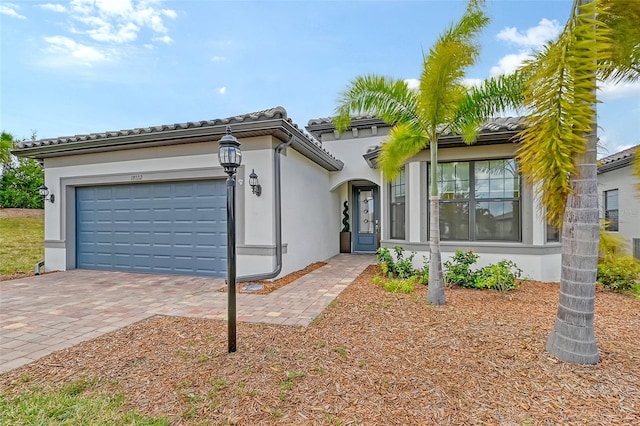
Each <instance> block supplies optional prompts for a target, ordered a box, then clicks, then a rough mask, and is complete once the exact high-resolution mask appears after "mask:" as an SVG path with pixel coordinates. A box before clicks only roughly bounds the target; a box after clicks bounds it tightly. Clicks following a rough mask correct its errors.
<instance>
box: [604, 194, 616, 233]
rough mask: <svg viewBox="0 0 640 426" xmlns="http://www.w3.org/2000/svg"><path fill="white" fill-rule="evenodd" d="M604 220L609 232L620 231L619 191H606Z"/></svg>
mask: <svg viewBox="0 0 640 426" xmlns="http://www.w3.org/2000/svg"><path fill="white" fill-rule="evenodd" d="M604 218H605V220H606V222H605V229H606V230H607V231H618V190H617V189H612V190H611V191H604Z"/></svg>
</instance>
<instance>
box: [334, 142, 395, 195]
mask: <svg viewBox="0 0 640 426" xmlns="http://www.w3.org/2000/svg"><path fill="white" fill-rule="evenodd" d="M382 140H383V136H368V137H358V138H354V139H338V140H330V141H324V142H323V143H322V146H323V147H324V148H325V149H326V150H327V151H329V152H331V153H332V154H333V155H335V156H336V157H337V158H339V159H340V160H342V162H343V163H344V167H343V169H342V170H340V171H339V172H331V175H330V180H329V188H330V189H331V190H334V189H335V188H337V187H338V186H340V185H342V184H343V183H345V182H349V181H354V180H367V181H370V182H373V183H375V184H376V185H380V183H381V179H380V172H379V171H378V170H377V169H373V168H371V167H369V165H368V164H367V162H366V161H365V160H364V158H363V157H362V156H363V154H365V153H366V152H367V149H369V148H370V147H372V146H376V145H379V144H380V143H382Z"/></svg>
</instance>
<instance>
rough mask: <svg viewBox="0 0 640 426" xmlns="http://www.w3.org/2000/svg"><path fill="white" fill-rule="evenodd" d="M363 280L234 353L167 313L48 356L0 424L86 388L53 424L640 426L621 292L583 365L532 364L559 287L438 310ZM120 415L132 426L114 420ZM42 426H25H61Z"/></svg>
mask: <svg viewBox="0 0 640 426" xmlns="http://www.w3.org/2000/svg"><path fill="white" fill-rule="evenodd" d="M375 273H377V268H375V267H370V268H369V269H367V271H365V272H364V273H363V274H362V275H361V276H360V277H359V278H358V279H356V281H354V282H353V283H352V284H351V285H349V287H347V288H346V289H345V290H344V291H343V292H342V293H341V294H340V295H339V296H338V297H337V298H336V299H335V302H334V303H332V304H331V306H330V307H329V308H328V309H327V310H325V312H324V313H323V314H322V315H321V316H320V317H319V318H318V319H317V320H316V321H314V322H313V323H312V325H311V326H310V327H308V328H303V327H288V326H278V325H266V324H254V323H246V322H239V323H238V351H237V352H236V353H234V354H228V353H227V323H226V321H220V320H216V319H202V318H181V317H166V316H156V317H153V318H150V319H148V320H145V321H140V322H138V323H135V324H133V325H131V326H129V327H125V328H122V329H119V330H116V331H114V332H111V333H108V334H106V335H103V336H100V337H97V338H95V339H93V340H90V341H86V342H82V343H80V344H78V345H77V346H74V347H71V348H67V349H64V350H61V351H58V352H54V353H52V354H49V355H47V356H45V357H43V358H41V359H39V360H38V361H36V362H34V363H31V364H28V365H25V366H23V367H20V368H18V369H16V370H12V371H9V372H7V373H4V374H2V375H0V401H1V402H0V424H33V423H38V421H39V419H51V417H50V416H49V414H47V413H48V412H49V411H48V410H52V409H56V407H60V410H61V411H65V412H66V411H69V409H68V408H65V407H68V406H69V405H68V404H67V402H66V399H67V395H68V394H69V388H70V387H72V388H73V387H74V386H75V387H78V386H77V383H83V381H85V382H88V383H90V386H88V387H87V388H86V389H85V388H84V387H83V386H80V388H79V389H78V390H77V391H74V392H72V393H77V394H78V395H77V396H78V400H77V404H78V410H82V413H83V414H80V415H79V416H78V417H76V418H74V421H73V422H68V423H62V424H115V425H118V424H154V423H153V422H156V423H155V424H163V422H164V421H167V422H168V423H169V424H172V425H194V426H196V425H198V426H199V425H226V424H237V425H271V424H285V425H451V426H453V425H456V426H457V425H482V424H489V425H521V426H522V425H560V424H562V425H576V426H578V425H580V426H581V425H610V424H625V425H638V424H640V386H639V383H640V369H638V363H639V362H640V347H639V346H638V330H640V300H638V299H636V298H635V297H633V296H632V295H629V294H619V293H614V292H610V291H604V290H601V289H599V290H598V291H597V296H596V320H595V324H596V336H597V339H598V347H599V349H600V354H601V360H600V363H599V364H598V365H588V366H585V365H575V364H566V363H563V362H560V361H558V359H556V358H555V357H553V356H551V355H549V354H548V353H547V352H546V351H545V343H546V339H547V336H548V335H549V332H550V331H551V329H552V328H553V323H554V320H555V316H556V311H557V305H558V295H559V286H558V284H553V283H538V282H525V283H523V284H522V286H521V287H520V288H519V289H517V290H515V291H513V292H510V293H508V294H502V293H499V292H496V291H488V290H486V291H485V290H474V289H464V288H447V289H446V290H445V292H446V295H447V305H444V306H431V305H429V304H427V303H426V288H425V286H418V288H417V290H416V292H415V293H413V294H393V293H388V292H386V291H385V290H384V289H383V288H382V286H380V285H376V284H374V283H372V279H373V277H374V275H375ZM241 296H243V297H261V298H262V297H266V296H262V295H252V296H249V295H241ZM186 302H187V303H188V301H186ZM239 303H242V297H240V298H239ZM292 303H295V302H292ZM301 315H304V314H303V313H302V314H301ZM109 395H117V397H115V398H116V399H117V401H116V402H118V403H119V402H120V401H121V399H120V398H122V405H120V406H116V405H113V408H110V410H112V414H109V415H110V416H111V415H113V417H110V418H108V419H109V420H108V421H104V422H101V421H100V419H97V420H96V419H95V418H94V417H91V416H92V415H93V414H92V413H91V412H90V411H93V410H88V411H87V410H86V406H85V404H89V405H90V406H95V407H98V406H100V407H102V406H110V404H111V403H110V402H109V400H108V399H109V397H108V396H109ZM105 399H107V401H105ZM41 401H42V402H41ZM47 401H50V402H47ZM74 404H76V403H75V402H74ZM114 404H115V402H114ZM50 407H52V408H50ZM101 409H102V408H100V409H99V410H101ZM31 410H33V411H37V413H38V414H37V415H38V416H40V417H33V416H35V414H31ZM132 412H134V413H137V415H139V416H140V417H139V418H137V420H136V421H138V422H139V423H136V422H134V421H131V422H129V423H127V421H126V420H125V419H126V417H124V416H126V415H129V416H132V415H133V414H131V413H132ZM127 413H129V414H127ZM105 415H106V414H105ZM47 416H48V417H47ZM142 416H145V417H142ZM48 421H49V423H47V422H46V421H44V422H40V423H39V424H60V423H55V421H52V420H48ZM144 422H147V423H144Z"/></svg>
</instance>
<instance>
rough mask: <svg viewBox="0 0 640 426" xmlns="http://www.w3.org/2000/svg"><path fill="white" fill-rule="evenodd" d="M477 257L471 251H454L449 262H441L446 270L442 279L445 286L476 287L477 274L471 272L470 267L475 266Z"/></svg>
mask: <svg viewBox="0 0 640 426" xmlns="http://www.w3.org/2000/svg"><path fill="white" fill-rule="evenodd" d="M479 257H480V256H478V255H477V254H475V253H473V252H472V251H468V252H464V251H462V250H456V252H455V253H454V255H453V256H452V257H451V259H450V260H447V261H445V262H443V266H444V267H445V268H446V272H445V274H444V279H445V281H446V282H447V284H450V285H457V286H460V287H476V281H477V280H478V273H477V271H472V270H471V265H473V264H475V263H476V261H477V260H478V258H479Z"/></svg>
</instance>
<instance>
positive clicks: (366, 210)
mask: <svg viewBox="0 0 640 426" xmlns="http://www.w3.org/2000/svg"><path fill="white" fill-rule="evenodd" d="M358 205H359V206H360V211H359V216H360V217H359V219H360V220H359V223H358V233H360V234H373V232H374V230H375V224H374V211H373V209H374V203H373V190H372V189H359V190H358Z"/></svg>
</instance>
